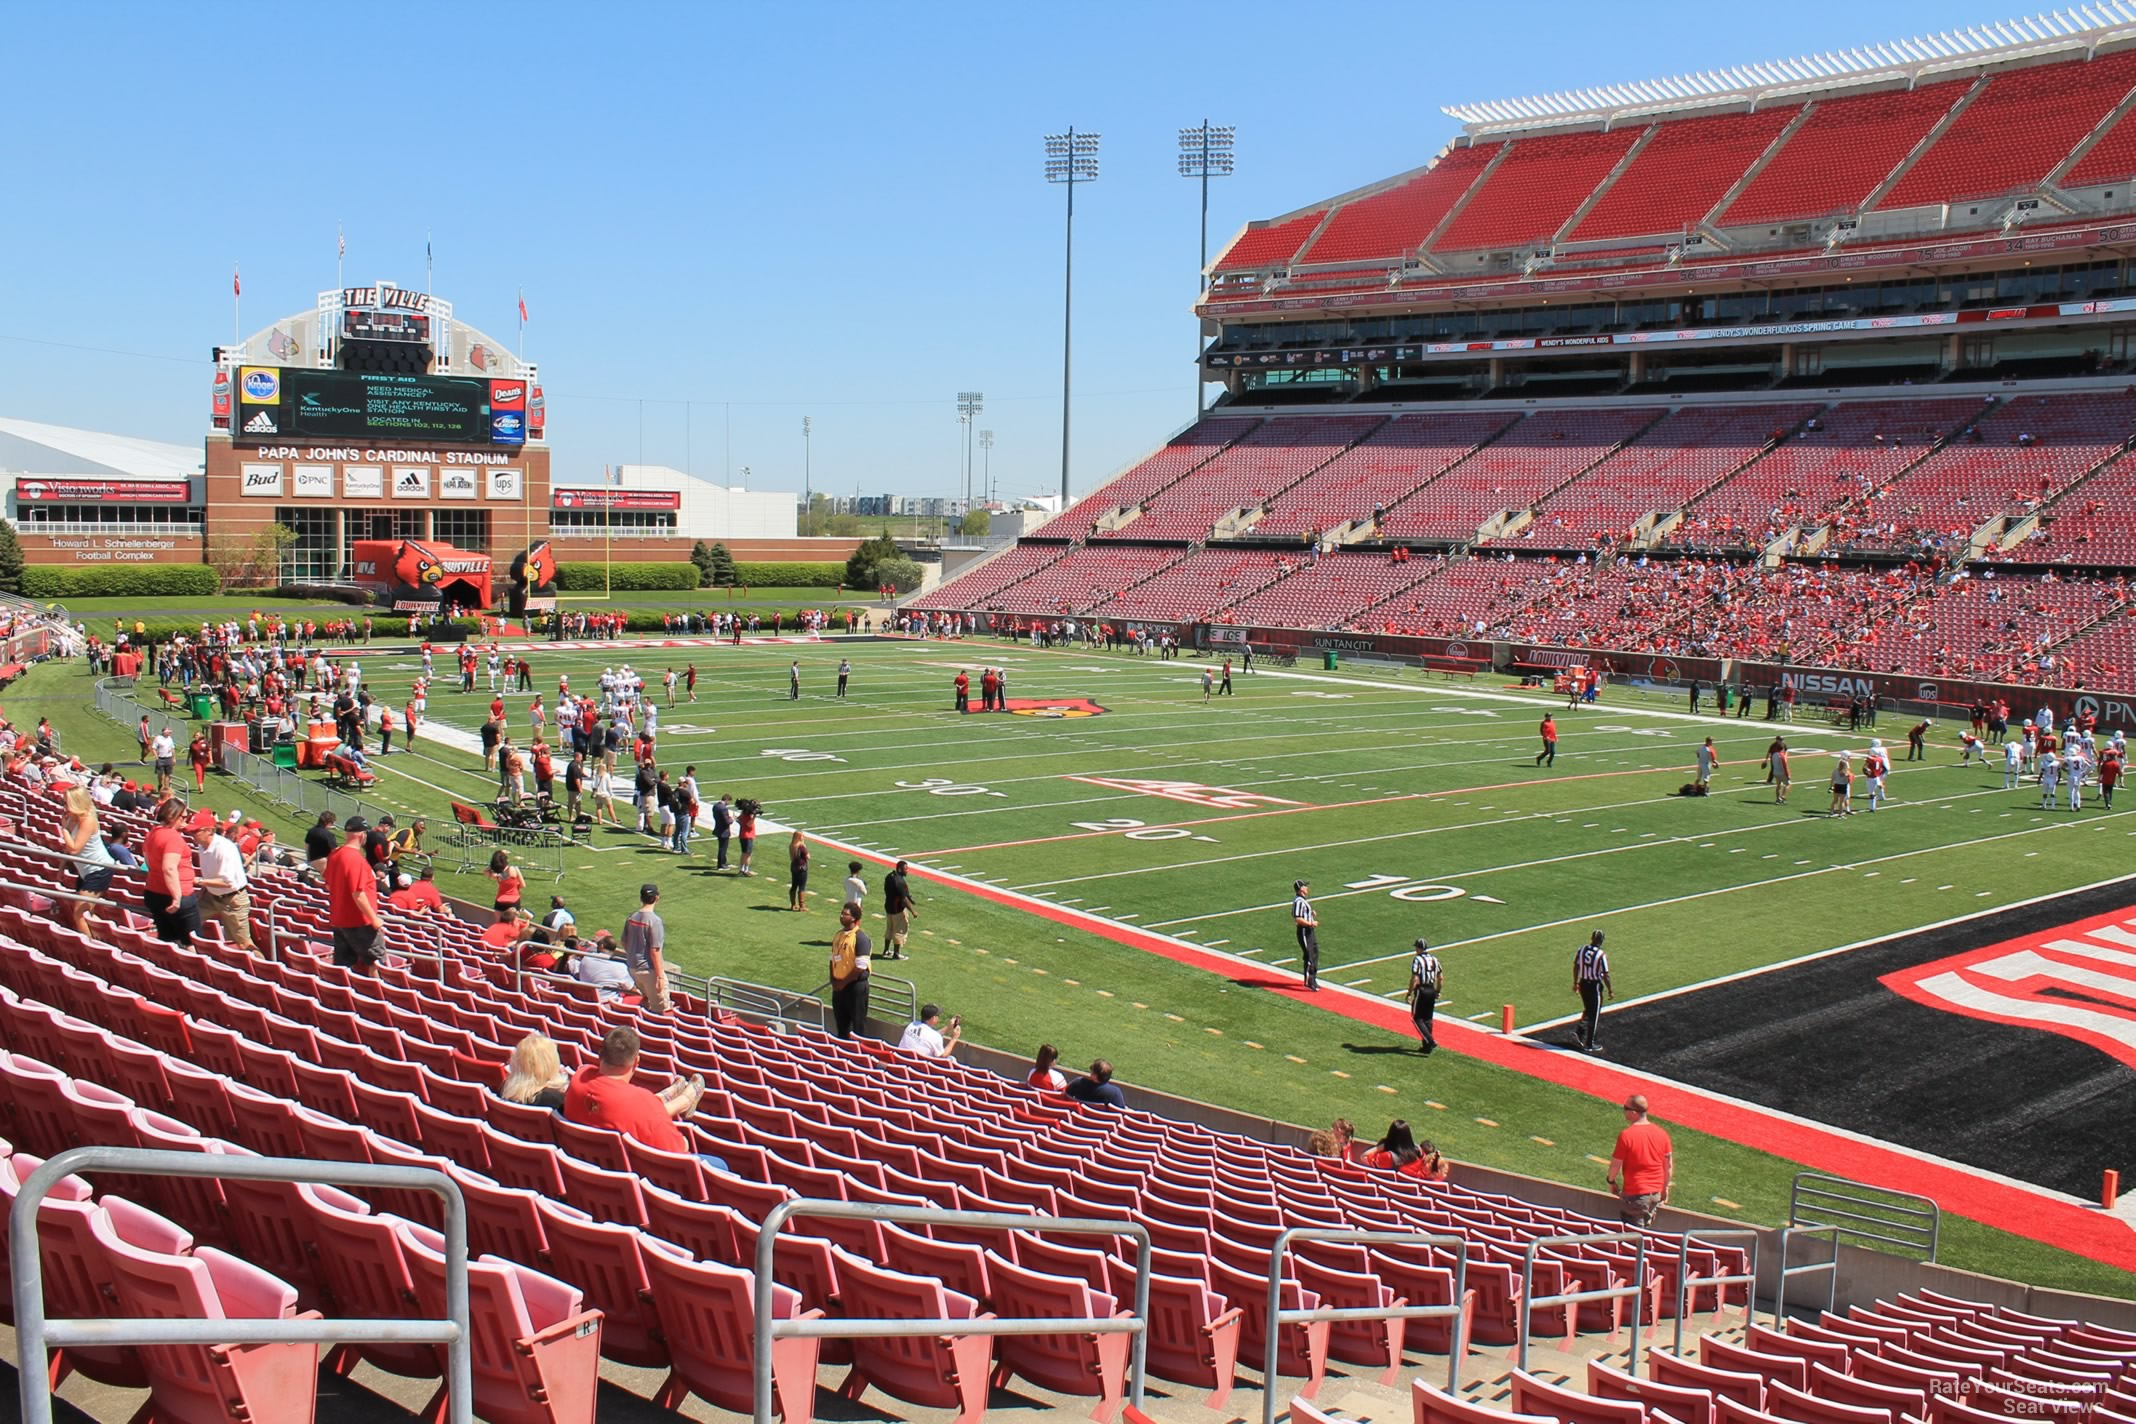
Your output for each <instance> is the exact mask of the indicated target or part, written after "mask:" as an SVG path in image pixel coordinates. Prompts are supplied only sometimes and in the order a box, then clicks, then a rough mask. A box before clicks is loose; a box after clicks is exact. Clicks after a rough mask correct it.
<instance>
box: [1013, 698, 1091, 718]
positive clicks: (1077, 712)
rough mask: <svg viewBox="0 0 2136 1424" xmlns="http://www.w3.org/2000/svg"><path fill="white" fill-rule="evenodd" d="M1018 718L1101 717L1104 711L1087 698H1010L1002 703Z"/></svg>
mask: <svg viewBox="0 0 2136 1424" xmlns="http://www.w3.org/2000/svg"><path fill="white" fill-rule="evenodd" d="M1002 706H1004V707H1006V708H1008V709H1009V710H1010V711H1011V712H1013V713H1015V714H1016V715H1017V716H1019V717H1102V716H1104V715H1105V709H1104V708H1103V707H1100V706H1099V705H1098V704H1097V703H1095V702H1093V701H1091V700H1090V699H1089V698H1087V697H1011V698H1007V699H1005V700H1004V701H1003V702H1002Z"/></svg>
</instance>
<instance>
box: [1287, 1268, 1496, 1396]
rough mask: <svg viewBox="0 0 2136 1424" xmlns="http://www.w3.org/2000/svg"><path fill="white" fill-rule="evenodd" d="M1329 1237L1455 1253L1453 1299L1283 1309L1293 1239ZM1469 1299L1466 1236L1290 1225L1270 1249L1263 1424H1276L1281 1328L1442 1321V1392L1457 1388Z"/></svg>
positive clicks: (1464, 1341)
mask: <svg viewBox="0 0 2136 1424" xmlns="http://www.w3.org/2000/svg"><path fill="white" fill-rule="evenodd" d="M1298 1241H1327V1242H1331V1243H1333V1244H1335V1245H1341V1246H1433V1247H1444V1248H1450V1249H1451V1250H1452V1251H1453V1253H1454V1301H1453V1304H1451V1305H1410V1306H1387V1307H1384V1308H1383V1307H1379V1306H1366V1307H1357V1306H1346V1307H1341V1308H1335V1307H1325V1308H1319V1309H1313V1310H1285V1309H1283V1258H1284V1257H1285V1256H1287V1255H1288V1254H1290V1248H1291V1245H1292V1243H1293V1242H1298ZM1467 1297H1468V1238H1467V1237H1465V1236H1451V1235H1445V1234H1440V1233H1434V1232H1428V1231H1353V1230H1350V1229H1348V1228H1344V1227H1334V1226H1293V1227H1290V1228H1289V1229H1287V1230H1285V1231H1284V1232H1283V1234H1282V1235H1280V1236H1278V1237H1277V1238H1276V1244H1275V1245H1274V1246H1273V1247H1271V1248H1270V1249H1269V1253H1268V1328H1267V1331H1266V1333H1267V1336H1268V1348H1267V1350H1266V1352H1265V1354H1264V1355H1263V1358H1262V1361H1261V1424H1276V1364H1277V1361H1278V1359H1279V1352H1280V1350H1281V1347H1282V1340H1283V1327H1284V1326H1286V1325H1310V1324H1313V1323H1314V1322H1316V1321H1321V1320H1328V1321H1338V1320H1445V1321H1449V1322H1451V1323H1450V1324H1449V1325H1448V1327H1447V1350H1446V1392H1447V1393H1448V1394H1453V1393H1456V1392H1457V1391H1458V1390H1459V1389H1460V1388H1461V1355H1462V1352H1463V1351H1465V1350H1466V1349H1467V1348H1468V1337H1467V1332H1466V1331H1464V1330H1463V1329H1462V1324H1463V1320H1464V1316H1465V1314H1466V1309H1465V1306H1464V1304H1463V1302H1464V1301H1465V1300H1466V1299H1467Z"/></svg>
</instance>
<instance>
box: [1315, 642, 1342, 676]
mask: <svg viewBox="0 0 2136 1424" xmlns="http://www.w3.org/2000/svg"><path fill="white" fill-rule="evenodd" d="M1320 655H1321V657H1322V659H1324V661H1323V662H1322V663H1321V666H1322V667H1324V668H1326V669H1327V670H1328V671H1329V672H1333V671H1335V669H1337V668H1339V667H1341V666H1342V654H1340V653H1338V652H1336V651H1335V650H1334V649H1333V648H1323V649H1322V650H1321V654H1320Z"/></svg>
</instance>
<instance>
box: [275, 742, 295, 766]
mask: <svg viewBox="0 0 2136 1424" xmlns="http://www.w3.org/2000/svg"><path fill="white" fill-rule="evenodd" d="M274 764H275V765H276V766H281V767H287V768H289V769H290V770H291V771H295V770H296V769H297V744H296V743H295V742H277V743H275V747H274Z"/></svg>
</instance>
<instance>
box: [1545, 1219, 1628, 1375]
mask: <svg viewBox="0 0 2136 1424" xmlns="http://www.w3.org/2000/svg"><path fill="white" fill-rule="evenodd" d="M1627 1243H1628V1244H1630V1246H1631V1247H1632V1279H1631V1283H1630V1284H1628V1285H1621V1286H1604V1287H1602V1288H1601V1289H1600V1290H1585V1291H1566V1292H1564V1293H1563V1294H1561V1295H1546V1296H1543V1297H1541V1298H1540V1299H1538V1298H1537V1296H1536V1294H1535V1260H1536V1257H1537V1256H1539V1255H1540V1254H1541V1253H1542V1252H1544V1251H1547V1250H1550V1249H1551V1248H1553V1247H1557V1246H1619V1245H1625V1244H1627ZM1646 1261H1647V1238H1646V1233H1645V1232H1643V1231H1586V1232H1578V1233H1574V1234H1570V1235H1565V1236H1538V1237H1536V1238H1535V1239H1534V1240H1532V1241H1530V1242H1529V1243H1528V1246H1527V1249H1526V1250H1525V1251H1523V1252H1521V1257H1520V1335H1519V1339H1518V1344H1517V1347H1516V1353H1515V1355H1514V1367H1515V1368H1516V1369H1520V1370H1526V1369H1527V1368H1528V1336H1529V1334H1530V1333H1531V1327H1532V1326H1533V1324H1534V1322H1535V1312H1536V1311H1538V1310H1549V1309H1551V1308H1552V1307H1553V1306H1560V1305H1571V1306H1578V1305H1583V1304H1585V1303H1586V1302H1588V1301H1598V1300H1629V1301H1631V1302H1632V1353H1631V1361H1632V1367H1633V1368H1634V1369H1635V1370H1636V1369H1637V1368H1638V1366H1639V1317H1640V1316H1641V1315H1642V1314H1644V1309H1643V1306H1644V1301H1643V1300H1642V1297H1644V1296H1645V1295H1646Z"/></svg>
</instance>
